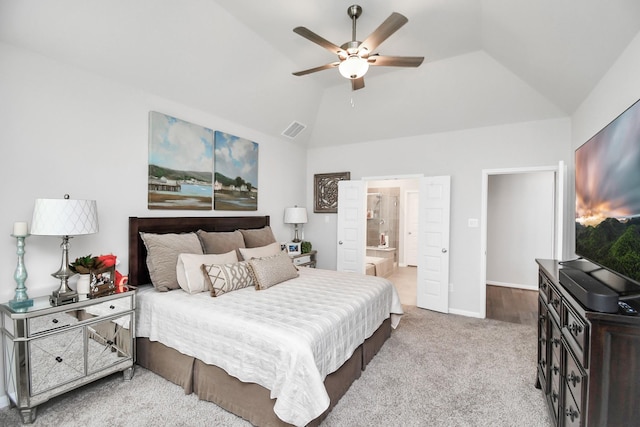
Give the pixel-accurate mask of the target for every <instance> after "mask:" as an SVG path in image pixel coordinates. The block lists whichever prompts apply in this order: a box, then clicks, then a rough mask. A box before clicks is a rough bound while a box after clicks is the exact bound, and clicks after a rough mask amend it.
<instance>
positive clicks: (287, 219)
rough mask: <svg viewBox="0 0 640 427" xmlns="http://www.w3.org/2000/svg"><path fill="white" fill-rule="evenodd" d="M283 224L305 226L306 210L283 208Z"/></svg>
mask: <svg viewBox="0 0 640 427" xmlns="http://www.w3.org/2000/svg"><path fill="white" fill-rule="evenodd" d="M284 223H285V224H306V223H307V208H299V207H297V206H296V207H293V208H285V210H284Z"/></svg>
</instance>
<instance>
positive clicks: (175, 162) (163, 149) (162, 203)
mask: <svg viewBox="0 0 640 427" xmlns="http://www.w3.org/2000/svg"><path fill="white" fill-rule="evenodd" d="M212 177H213V131H212V130H211V129H207V128H205V127H202V126H198V125H194V124H193V123H189V122H185V121H184V120H180V119H176V118H175V117H171V116H167V115H166V114H162V113H158V112H155V111H151V112H150V113H149V177H148V202H147V206H148V208H149V209H170V210H172V209H187V210H211V206H212V189H211V187H212V182H213V180H212Z"/></svg>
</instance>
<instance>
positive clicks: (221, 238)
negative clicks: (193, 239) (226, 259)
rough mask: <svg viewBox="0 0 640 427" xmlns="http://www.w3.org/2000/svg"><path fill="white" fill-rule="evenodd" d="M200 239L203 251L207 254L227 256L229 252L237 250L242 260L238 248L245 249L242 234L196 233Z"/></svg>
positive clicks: (202, 231)
mask: <svg viewBox="0 0 640 427" xmlns="http://www.w3.org/2000/svg"><path fill="white" fill-rule="evenodd" d="M196 234H197V235H198V239H200V243H201V244H202V250H203V251H204V253H205V254H226V253H227V252H229V251H232V250H235V251H236V254H237V255H238V259H240V256H241V255H240V252H238V248H244V247H245V245H244V239H243V238H242V233H240V232H239V231H238V230H236V231H220V232H212V231H204V230H198V231H196Z"/></svg>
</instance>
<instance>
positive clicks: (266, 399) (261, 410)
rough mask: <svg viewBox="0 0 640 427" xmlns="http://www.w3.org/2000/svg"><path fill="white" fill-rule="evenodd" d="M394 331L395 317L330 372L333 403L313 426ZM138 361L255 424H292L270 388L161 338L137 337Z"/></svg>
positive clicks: (327, 384)
mask: <svg viewBox="0 0 640 427" xmlns="http://www.w3.org/2000/svg"><path fill="white" fill-rule="evenodd" d="M390 335H391V321H390V319H387V320H385V321H384V322H383V323H382V325H380V327H379V328H378V329H377V330H376V332H374V333H373V335H372V336H371V337H369V338H368V339H366V340H365V342H364V343H363V344H361V345H360V346H359V347H358V348H357V349H356V351H355V352H354V353H353V355H352V356H351V358H349V360H347V361H346V362H345V363H344V364H343V365H342V366H341V367H340V368H339V369H338V370H337V371H335V372H333V373H332V374H330V375H327V377H326V378H325V381H324V384H325V387H326V389H327V393H328V394H329V398H330V399H331V403H330V404H329V408H327V410H326V411H325V412H324V413H322V414H321V415H320V416H318V418H316V419H314V420H313V421H311V422H310V423H309V424H308V425H309V426H317V425H319V424H320V423H321V422H322V420H323V419H324V418H325V417H326V416H327V415H328V414H329V411H331V409H332V408H333V407H334V406H335V405H336V403H338V400H340V398H341V397H342V396H343V395H344V394H345V393H346V392H347V390H348V389H349V387H350V386H351V383H353V381H355V380H356V379H358V378H360V374H361V372H362V370H364V368H365V367H366V365H367V364H368V363H369V362H370V361H371V359H373V357H374V356H375V355H376V353H377V352H378V350H380V348H381V347H382V345H383V344H384V342H385V341H386V340H387V338H389V336H390ZM136 363H138V364H139V365H140V366H142V367H143V368H146V369H149V370H150V371H152V372H155V373H156V374H158V375H160V376H161V377H163V378H165V379H167V380H169V381H171V382H172V383H174V384H177V385H179V386H181V387H182V388H183V389H184V392H185V394H190V393H195V394H196V395H197V396H198V397H199V398H200V399H201V400H206V401H209V402H213V403H215V404H217V405H218V406H220V407H221V408H224V409H226V410H227V411H229V412H231V413H233V414H236V415H238V416H239V417H242V418H244V419H246V420H248V421H249V422H250V423H251V424H253V425H256V426H290V424H288V423H285V422H283V421H282V420H280V419H279V418H278V417H277V416H276V414H275V413H274V412H273V406H274V404H275V399H271V398H270V396H269V395H270V392H269V390H268V389H266V388H264V387H262V386H261V385H258V384H255V383H245V382H242V381H240V380H238V379H237V378H235V377H233V376H231V375H229V374H227V373H226V372H225V371H224V370H223V369H221V368H218V367H217V366H213V365H207V364H206V363H204V362H202V361H200V360H198V359H195V358H193V357H191V356H185V355H184V354H182V353H180V352H178V351H177V350H175V349H173V348H170V347H167V346H165V345H164V344H161V343H159V342H157V341H150V340H149V339H148V338H137V339H136Z"/></svg>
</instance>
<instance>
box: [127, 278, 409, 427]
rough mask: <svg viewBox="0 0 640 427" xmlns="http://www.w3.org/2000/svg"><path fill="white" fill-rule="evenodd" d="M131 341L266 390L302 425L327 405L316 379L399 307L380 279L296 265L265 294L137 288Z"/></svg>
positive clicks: (281, 412) (395, 317) (280, 412)
mask: <svg viewBox="0 0 640 427" xmlns="http://www.w3.org/2000/svg"><path fill="white" fill-rule="evenodd" d="M136 305H137V308H136V336H138V337H148V338H149V339H150V340H152V341H159V342H161V343H163V344H165V345H167V346H169V347H173V348H175V349H176V350H178V351H180V352H181V353H184V354H187V355H189V356H193V357H196V358H198V359H200V360H202V361H203V362H205V363H208V364H212V365H216V366H219V367H221V368H222V369H224V370H225V371H226V372H227V373H229V374H230V375H232V376H234V377H236V378H238V379H240V380H241V381H245V382H255V383H257V384H260V385H262V386H263V387H265V388H267V389H269V390H271V397H272V398H275V399H276V403H275V406H274V411H275V413H276V415H277V416H278V417H279V418H280V419H282V420H283V421H285V422H288V423H291V424H294V425H299V426H301V425H305V424H307V423H308V422H309V421H311V420H313V419H314V418H316V417H317V416H319V415H320V414H322V412H324V410H325V409H327V407H328V406H329V396H328V395H327V392H326V389H325V387H324V384H323V381H324V379H325V377H326V376H327V375H328V374H330V373H332V372H334V371H335V370H337V369H338V368H339V367H340V366H341V365H342V364H343V363H344V362H345V361H346V360H347V359H349V357H351V355H352V354H353V352H354V351H355V349H356V348H357V347H358V346H359V345H360V344H361V343H362V342H363V341H364V340H365V339H366V338H368V337H370V336H371V335H372V334H373V333H374V332H375V330H376V329H377V328H378V327H379V326H380V325H381V324H382V322H383V321H384V320H385V319H387V318H389V317H390V316H391V317H392V319H391V320H392V326H393V327H395V326H397V324H398V322H399V318H400V315H401V314H402V306H401V304H400V300H399V298H398V294H397V292H396V290H395V288H394V286H393V284H391V282H389V281H388V280H386V279H383V278H380V277H372V276H363V275H359V274H354V273H342V272H336V271H329V270H320V269H310V268H301V269H300V277H298V278H296V279H292V280H288V281H286V282H283V283H280V284H278V285H275V286H273V287H271V288H269V289H267V290H263V291H256V290H255V289H253V288H246V289H241V290H238V291H234V292H230V293H228V294H224V295H222V296H220V297H217V298H213V297H211V296H210V295H209V293H207V292H204V293H200V294H193V295H190V294H188V293H186V292H183V291H181V290H175V291H171V292H157V291H155V290H154V289H153V288H151V287H143V288H140V289H139V290H138V294H137V304H136Z"/></svg>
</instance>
